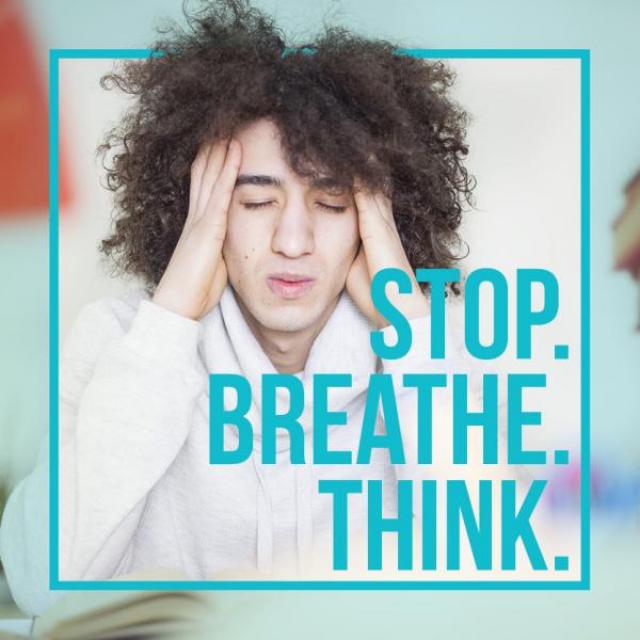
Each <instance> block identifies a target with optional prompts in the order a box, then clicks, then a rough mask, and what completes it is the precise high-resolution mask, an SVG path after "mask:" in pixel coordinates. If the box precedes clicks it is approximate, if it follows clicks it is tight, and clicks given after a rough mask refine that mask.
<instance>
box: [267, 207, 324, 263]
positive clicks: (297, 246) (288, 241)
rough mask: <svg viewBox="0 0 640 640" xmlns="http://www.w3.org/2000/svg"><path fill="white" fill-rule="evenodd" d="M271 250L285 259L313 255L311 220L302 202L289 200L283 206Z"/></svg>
mask: <svg viewBox="0 0 640 640" xmlns="http://www.w3.org/2000/svg"><path fill="white" fill-rule="evenodd" d="M271 249H272V250H273V251H274V252H275V253H280V254H282V255H284V256H286V257H287V258H299V257H300V256H303V255H305V254H309V253H313V251H314V249H315V238H314V232H313V220H312V216H311V212H309V211H308V209H307V205H306V203H305V202H304V200H302V199H300V200H298V199H290V200H289V201H287V203H286V204H285V205H284V206H283V208H282V209H281V211H280V215H279V216H278V217H277V220H276V226H275V229H274V230H273V236H272V238H271Z"/></svg>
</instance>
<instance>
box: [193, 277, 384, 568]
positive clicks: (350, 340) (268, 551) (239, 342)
mask: <svg viewBox="0 0 640 640" xmlns="http://www.w3.org/2000/svg"><path fill="white" fill-rule="evenodd" d="M201 324H202V325H203V334H202V343H201V350H202V353H201V355H202V357H203V360H204V362H205V366H206V369H207V372H209V373H231V374H240V375H242V376H244V377H245V378H246V379H247V381H248V382H249V384H250V386H251V391H252V407H251V410H250V411H249V414H248V416H247V417H248V419H249V420H250V421H251V424H252V426H253V432H254V436H253V437H254V441H253V453H252V455H251V461H250V462H249V461H248V462H247V464H249V463H250V464H251V465H252V468H253V471H254V473H255V475H256V491H257V495H256V521H257V548H256V557H257V568H258V570H259V571H261V572H263V573H265V574H269V573H271V572H272V571H273V531H274V526H273V525H274V523H273V517H274V516H273V506H272V499H271V495H270V492H269V488H268V485H267V482H266V479H265V474H264V468H263V465H262V463H261V461H260V460H259V453H260V451H261V444H262V420H261V413H262V408H261V386H262V380H261V378H262V375H263V374H276V373H278V372H277V371H276V369H275V368H274V366H273V364H272V363H271V361H270V360H269V358H268V357H267V355H266V354H265V353H264V351H263V350H262V348H261V347H260V345H259V343H258V341H257V339H256V337H255V336H254V334H253V333H252V331H251V329H250V328H249V326H248V325H247V323H246V321H245V319H244V316H243V315H242V311H241V310H240V307H239V306H238V303H237V300H236V297H235V294H234V292H233V289H232V288H231V287H230V286H227V288H226V289H225V290H224V292H223V294H222V297H221V299H220V303H219V304H218V305H217V306H216V307H215V308H214V309H213V310H212V311H211V312H209V313H208V314H207V315H206V316H204V317H203V318H202V320H201ZM373 328H374V327H373V326H372V325H371V324H370V323H369V322H368V320H367V319H366V318H365V316H363V315H362V314H361V313H360V311H359V310H358V309H357V307H356V306H355V304H354V303H353V301H352V300H351V298H350V297H349V296H348V294H347V293H346V291H345V292H343V293H342V294H341V296H340V298H339V300H338V303H337V305H336V308H335V310H334V312H333V313H332V315H331V317H330V318H329V320H328V321H327V323H326V324H325V326H324V327H323V328H322V330H321V332H320V333H319V334H318V336H317V337H316V339H315V341H314V343H313V345H312V347H311V351H310V353H309V357H308V358H307V362H306V364H305V367H304V371H303V372H302V374H301V376H298V377H301V380H302V383H303V386H304V394H305V406H304V412H303V415H302V418H301V421H302V424H303V427H304V430H305V461H306V463H305V464H303V465H292V466H293V470H294V476H295V502H296V541H297V556H298V568H299V571H300V573H304V566H305V558H309V557H310V555H311V554H312V553H313V518H312V516H313V508H312V507H313V499H314V496H315V493H316V491H315V484H316V483H315V478H314V473H313V465H312V464H311V460H312V436H311V431H312V428H313V424H312V415H313V376H314V375H316V374H320V373H348V374H351V376H352V384H351V386H350V387H339V388H335V389H332V390H331V410H332V411H342V410H345V409H346V407H347V406H348V405H349V404H350V403H351V402H352V401H353V400H355V399H356V398H357V397H358V396H360V395H361V394H362V393H364V392H365V391H366V389H367V388H368V386H369V376H370V375H371V374H372V373H374V372H375V371H376V362H377V359H376V356H375V354H374V353H373V351H372V349H371V346H370V341H369V336H370V332H371V331H372V330H373ZM221 363H224V367H222V366H221ZM287 402H288V392H287V391H286V390H284V389H281V390H278V398H277V400H276V403H277V405H276V406H278V407H279V408H280V407H283V409H284V407H286V403H287ZM230 431H231V434H232V435H233V433H234V432H235V430H233V429H232V430H230ZM276 433H277V435H276V451H277V455H278V456H281V455H284V456H286V455H287V453H286V452H287V451H288V450H289V448H290V447H289V435H288V433H286V431H285V430H283V429H279V430H278V431H277V432H276Z"/></svg>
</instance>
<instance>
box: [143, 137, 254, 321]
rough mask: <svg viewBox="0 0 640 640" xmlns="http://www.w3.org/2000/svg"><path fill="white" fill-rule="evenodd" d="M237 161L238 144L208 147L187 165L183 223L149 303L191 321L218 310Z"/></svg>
mask: <svg viewBox="0 0 640 640" xmlns="http://www.w3.org/2000/svg"><path fill="white" fill-rule="evenodd" d="M241 158H242V148H241V146H240V143H239V142H238V141H237V140H231V141H230V142H228V143H227V141H224V142H218V143H216V144H211V143H209V144H204V145H203V146H202V147H201V148H200V150H199V151H198V155H197V156H196V159H195V160H194V162H193V164H192V165H191V187H190V190H189V211H188V214H187V219H186V221H185V225H184V228H183V229H182V234H181V235H180V239H179V240H178V244H177V245H176V248H175V250H174V252H173V255H172V256H171V260H170V261H169V265H168V266H167V269H166V270H165V272H164V274H163V276H162V279H161V280H160V282H159V284H158V286H157V288H156V291H155V294H154V296H153V302H155V303H156V304H159V305H161V306H163V307H165V308H166V309H169V310H170V311H173V312H175V313H178V314H180V315H182V316H185V317H187V318H191V319H192V320H198V319H199V318H201V317H202V316H203V315H205V314H206V313H207V312H208V311H209V310H210V309H212V308H213V307H214V306H215V305H216V304H218V301H219V300H220V296H221V295H222V291H223V290H224V287H225V285H226V283H227V269H226V266H225V264H224V260H223V259H222V244H223V242H224V239H225V235H226V233H227V211H228V209H229V204H230V202H231V196H232V195H233V190H234V188H235V184H236V179H237V177H238V171H239V169H240V160H241Z"/></svg>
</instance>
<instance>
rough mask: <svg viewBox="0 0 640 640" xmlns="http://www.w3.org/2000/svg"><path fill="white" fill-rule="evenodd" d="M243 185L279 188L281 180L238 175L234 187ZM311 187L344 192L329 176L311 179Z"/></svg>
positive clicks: (262, 176)
mask: <svg viewBox="0 0 640 640" xmlns="http://www.w3.org/2000/svg"><path fill="white" fill-rule="evenodd" d="M243 184H251V185H255V186H258V187H281V186H282V180H280V178H276V177H275V176H267V175H258V174H245V173H243V174H240V175H239V176H238V178H237V179H236V187H241V186H242V185H243ZM311 186H312V187H314V188H315V189H333V190H335V189H340V190H341V191H342V190H346V187H345V185H344V184H342V183H341V182H340V181H339V180H337V179H336V178H332V177H330V176H321V177H317V178H313V179H312V180H311Z"/></svg>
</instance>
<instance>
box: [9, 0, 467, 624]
mask: <svg viewBox="0 0 640 640" xmlns="http://www.w3.org/2000/svg"><path fill="white" fill-rule="evenodd" d="M189 25H190V31H188V32H186V33H182V32H175V33H174V34H173V38H169V39H168V40H166V41H163V42H160V43H158V44H157V45H156V47H155V49H156V51H157V52H158V53H160V54H161V55H158V56H152V57H150V58H149V59H148V60H145V61H143V62H129V63H127V64H126V65H125V67H124V69H123V71H122V72H121V74H120V75H112V76H109V77H108V78H106V79H105V81H107V82H108V81H109V80H111V81H113V82H115V83H116V84H117V85H118V86H119V87H120V88H122V89H124V90H125V91H128V92H129V93H132V94H134V95H136V96H138V102H137V106H136V108H135V109H134V111H132V112H131V113H130V114H129V115H128V116H127V118H126V119H125V120H124V121H123V124H122V126H121V128H119V129H117V130H116V131H114V132H113V133H112V134H111V136H110V137H109V139H108V141H107V143H106V144H105V146H104V150H105V151H106V152H109V150H110V149H114V154H113V155H112V156H111V159H112V164H111V165H110V167H109V168H108V176H109V187H110V188H111V189H112V190H113V191H114V193H115V198H116V205H117V209H118V217H117V220H116V224H115V231H114V234H113V235H112V236H111V237H110V238H109V239H107V240H105V242H104V243H103V250H104V251H105V252H106V253H107V254H111V255H113V256H114V257H115V258H116V259H117V261H118V262H119V264H120V265H121V266H122V267H123V269H124V270H125V271H128V272H130V273H133V274H135V275H137V276H139V277H140V278H141V279H142V280H143V281H144V282H145V284H146V290H145V292H141V293H140V295H138V296H135V297H131V298H129V299H127V300H102V301H99V302H96V303H93V304H90V305H88V306H87V307H86V308H85V309H84V310H83V312H82V314H81V315H80V317H79V319H78V321H77V323H76V325H75V327H74V329H73V331H72V332H71V335H70V336H69V338H68V340H67V343H66V345H65V349H64V351H63V357H62V364H61V390H60V393H61V397H60V536H59V539H60V559H59V561H60V576H61V578H62V579H76V580H92V579H93V580H95V579H108V578H111V577H115V576H119V575H123V574H128V573H132V572H136V571H141V570H145V569H149V568H159V567H163V568H171V569H179V570H181V571H182V572H184V573H186V574H187V575H188V576H189V577H190V578H193V579H204V578H206V577H210V576H211V575H220V574H221V572H225V571H256V570H257V571H258V572H259V574H260V575H262V576H264V577H276V576H279V577H283V576H284V577H292V576H300V577H304V576H305V575H308V574H307V573H306V571H305V567H306V565H307V563H308V562H309V559H313V558H314V556H315V555H316V554H317V553H318V549H321V548H323V546H325V547H326V546H327V545H328V542H330V538H331V526H332V500H331V497H330V496H328V495H319V494H318V492H317V486H318V481H319V480H320V479H322V478H330V479H347V478H354V479H359V480H362V479H365V480H366V479H368V478H372V479H380V480H383V481H384V488H385V489H384V499H385V509H387V512H388V513H392V512H393V509H394V508H395V506H394V505H395V498H396V496H395V488H394V487H395V481H396V477H397V476H398V471H397V469H395V468H394V466H393V465H391V464H390V461H389V459H388V456H387V455H386V454H384V453H383V452H382V450H378V451H377V452H375V453H374V454H373V455H372V457H371V459H370V461H369V463H368V464H367V465H356V464H349V465H321V464H313V454H312V452H311V443H312V428H313V419H312V418H313V379H314V376H315V375H316V374H318V373H346V374H350V375H351V377H352V378H351V385H350V386H348V387H343V388H334V389H332V390H331V393H330V395H329V407H330V410H331V411H335V412H340V411H344V412H345V413H346V416H347V424H344V425H334V426H332V427H330V429H329V439H328V449H329V450H330V451H345V452H355V451H356V450H357V447H358V438H359V436H360V430H359V427H358V425H360V424H361V423H362V420H363V412H364V408H365V396H366V390H367V385H368V383H369V376H370V375H371V374H372V373H375V372H376V371H380V370H382V371H384V372H387V373H392V374H394V375H401V374H402V373H404V372H413V373H415V372H420V371H432V370H433V364H432V363H431V362H430V361H429V359H428V357H427V353H426V351H425V349H424V345H425V344H427V340H426V335H427V332H428V323H429V304H428V299H427V296H426V295H425V292H424V291H423V290H421V288H420V287H419V286H418V283H417V282H416V281H415V278H414V276H413V269H414V268H417V267H446V266H449V265H450V264H452V263H453V261H454V259H455V250H456V247H457V242H458V236H457V233H456V228H457V226H458V224H459V222H460V214H461V209H462V203H463V201H464V199H465V198H467V197H468V195H469V193H470V183H469V180H468V178H467V174H466V172H465V170H464V168H463V166H462V163H461V162H462V158H463V157H464V156H465V154H466V147H465V145H464V125H465V116H464V114H463V113H462V112H461V111H459V109H458V108H457V107H456V106H455V105H454V104H453V103H452V102H450V100H449V99H448V97H447V89H448V87H449V86H450V84H451V82H452V75H451V73H450V72H449V71H448V70H447V69H446V67H444V66H443V65H442V64H441V63H428V62H424V61H420V60H417V59H414V58H411V57H409V56H404V55H400V54H398V53H396V50H395V48H394V47H393V46H392V45H390V44H388V43H385V42H380V41H372V40H366V39H360V38H357V37H355V36H353V35H350V34H348V33H346V32H344V31H341V30H329V31H327V32H326V33H325V34H324V35H323V36H322V37H321V38H319V39H318V41H317V42H316V43H315V44H314V45H313V46H309V47H304V48H302V49H291V48H289V47H287V46H285V42H284V40H283V39H282V37H281V35H280V33H279V32H278V31H277V30H276V29H275V27H274V26H273V25H272V23H271V22H270V21H269V20H268V19H267V18H266V17H264V16H263V15H261V14H259V13H257V12H255V11H253V10H251V9H249V8H247V7H246V6H245V5H244V4H243V3H240V2H231V1H230V2H224V3H217V4H216V5H215V6H213V7H209V8H208V9H207V10H206V11H204V12H203V13H201V14H198V15H195V16H191V17H190V19H189ZM385 267H396V268H399V269H402V270H403V271H405V272H406V273H407V274H409V275H410V280H411V291H410V292H404V293H402V294H400V293H399V292H397V291H392V289H393V287H389V291H388V297H389V299H390V301H391V302H392V304H393V305H394V306H395V307H396V308H397V309H398V310H399V311H401V312H402V313H403V315H405V316H406V317H407V318H409V319H411V325H412V330H413V335H414V345H415V346H414V347H412V349H411V350H410V351H409V353H408V354H407V355H406V356H405V357H404V358H401V359H400V360H393V361H382V362H380V361H379V360H378V359H377V358H376V356H375V355H374V353H373V352H372V350H371V347H370V333H371V331H372V330H376V329H380V330H382V331H383V332H385V333H389V336H387V337H386V342H387V343H393V342H394V340H395V332H394V330H393V329H392V328H387V327H385V322H384V318H382V317H381V316H379V315H378V314H377V313H376V312H375V310H374V307H373V305H372V302H371V297H370V285H371V278H372V276H373V275H374V274H375V273H376V272H378V271H379V270H380V269H382V268H385ZM442 366H445V367H446V366H447V364H446V362H445V364H443V365H442ZM276 372H278V373H287V374H295V375H296V376H298V378H299V379H300V380H301V381H302V384H303V386H304V390H305V407H304V411H303V413H302V417H301V419H300V423H301V424H302V426H303V428H304V431H305V438H304V464H293V463H292V461H291V457H290V451H289V450H290V447H291V442H290V436H289V434H287V433H286V431H284V430H283V429H280V430H278V431H277V438H276V442H275V445H274V444H273V443H270V442H268V441H267V440H265V442H263V439H262V432H261V413H262V406H261V405H262V402H263V397H262V396H261V384H262V376H263V374H267V373H276ZM211 373H225V374H238V375H241V376H243V377H244V378H246V379H247V380H248V381H249V383H250V385H251V388H252V405H251V408H250V410H249V412H248V414H247V417H248V419H249V421H250V422H251V424H252V426H253V431H254V441H253V449H252V454H251V456H250V457H249V459H248V460H247V461H246V462H244V463H242V464H237V465H211V464H210V462H209V446H210V442H209V388H208V376H209V374H211ZM280 391H281V392H282V393H279V394H278V397H277V403H278V404H279V405H280V404H282V406H284V405H285V404H286V402H287V400H288V399H287V394H286V393H285V392H284V390H280ZM229 402H230V403H231V404H233V398H230V399H229ZM413 404H415V402H413V403H412V405H413ZM378 422H379V429H380V431H383V430H384V424H383V423H382V421H381V420H379V421H378ZM225 437H226V442H225V445H226V447H227V448H229V449H233V448H234V447H235V446H237V434H236V432H235V431H234V430H233V429H227V430H226V431H225ZM292 437H293V436H292ZM409 439H411V437H409ZM263 446H264V447H267V446H269V447H272V448H275V453H276V463H275V464H271V465H266V464H262V462H261V459H260V454H261V451H262V448H263ZM354 458H355V454H354ZM47 473H48V469H47V464H46V453H45V455H44V457H43V463H42V464H40V465H39V466H38V468H37V469H36V470H35V471H34V472H33V474H32V475H31V476H30V477H28V478H27V479H26V480H25V481H24V482H23V483H22V484H21V485H20V486H19V487H18V488H17V489H16V491H15V492H14V494H13V496H12V498H11V500H10V501H9V504H8V505H7V508H6V513H5V516H4V519H3V523H2V538H1V543H2V557H3V563H4V566H5V569H6V572H7V576H8V578H9V580H10V583H11V586H12V590H13V593H14V596H15V598H16V600H17V602H18V604H19V605H20V606H21V607H22V608H24V609H25V610H27V611H30V612H38V611H40V610H41V609H42V608H43V607H44V606H45V604H46V600H47V594H46V590H47V584H48V577H47V575H48V574H47V569H48V557H47V524H46V522H44V514H45V513H46V509H47V504H48V503H47V499H48V496H47ZM349 517H350V527H351V529H352V530H353V531H354V532H357V531H358V530H361V529H362V528H363V527H364V526H365V525H366V504H365V503H364V501H363V500H359V501H358V500H355V501H354V502H353V504H352V508H350V511H349ZM328 566H330V560H329V565H328Z"/></svg>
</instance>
